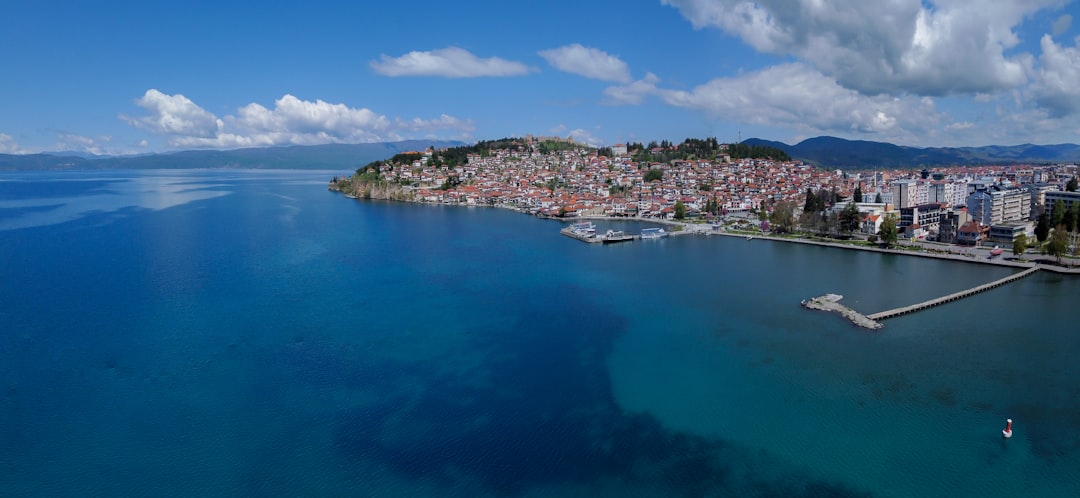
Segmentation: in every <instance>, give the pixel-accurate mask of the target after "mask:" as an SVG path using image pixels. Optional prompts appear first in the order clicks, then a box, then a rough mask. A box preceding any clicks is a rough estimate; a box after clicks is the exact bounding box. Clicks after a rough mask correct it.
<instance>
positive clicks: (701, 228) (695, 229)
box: [328, 188, 1080, 275]
mask: <svg viewBox="0 0 1080 498" xmlns="http://www.w3.org/2000/svg"><path fill="white" fill-rule="evenodd" d="M328 190H330V191H331V192H336V193H339V194H342V195H343V196H344V197H346V198H349V199H353V200H358V201H364V200H367V199H363V198H360V197H356V196H353V195H349V194H346V193H344V192H342V191H340V190H335V189H333V188H330V189H328ZM371 200H380V201H389V202H405V203H409V204H430V205H438V206H458V207H469V208H477V207H480V208H495V209H506V210H508V211H514V212H517V213H520V214H524V215H529V216H533V217H535V218H540V219H546V220H553V221H558V222H560V223H574V221H575V220H603V221H630V222H637V223H654V224H658V225H664V226H673V227H679V230H676V231H671V232H668V235H669V236H682V235H722V236H726V237H739V238H744V239H745V238H746V237H751V238H752V239H762V240H769V241H773V242H791V243H796V244H809V245H816V246H822V247H832V248H837V249H848V250H855V251H869V252H877V253H883V254H894V255H898V256H912V257H921V258H936V259H946V260H950V261H957V262H961V263H973V264H979V265H994V266H1007V267H1011V268H1022V269H1028V268H1039V269H1040V270H1044V271H1049V272H1053V273H1057V274H1061V275H1080V267H1073V268H1067V267H1063V266H1058V265H1054V264H1044V263H1041V262H1039V261H1014V260H1007V259H1005V258H1004V257H998V258H994V259H985V258H980V257H978V256H967V255H962V254H939V253H934V252H929V251H910V250H904V249H885V248H881V247H867V246H859V245H852V244H842V243H838V242H827V241H821V240H812V239H804V238H797V237H777V236H774V235H767V234H764V233H761V232H758V233H751V232H742V233H740V232H729V231H726V230H714V229H713V228H712V227H711V226H709V225H703V224H699V223H686V222H682V221H674V220H662V219H656V218H639V217H636V216H604V215H585V216H575V217H571V218H553V217H543V216H537V215H530V214H529V213H526V212H524V211H522V210H520V209H518V208H516V207H513V206H500V205H481V204H474V205H462V204H460V203H447V202H417V201H411V200H398V199H371ZM976 249H977V248H976Z"/></svg>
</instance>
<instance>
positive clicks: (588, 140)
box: [570, 128, 604, 147]
mask: <svg viewBox="0 0 1080 498" xmlns="http://www.w3.org/2000/svg"><path fill="white" fill-rule="evenodd" d="M570 138H572V139H574V140H575V141H577V142H581V143H584V144H588V145H589V146H590V147H602V146H603V145H604V140H603V139H600V138H598V137H596V136H594V135H593V134H592V133H590V132H589V131H588V130H583V129H581V128H575V129H573V130H571V131H570Z"/></svg>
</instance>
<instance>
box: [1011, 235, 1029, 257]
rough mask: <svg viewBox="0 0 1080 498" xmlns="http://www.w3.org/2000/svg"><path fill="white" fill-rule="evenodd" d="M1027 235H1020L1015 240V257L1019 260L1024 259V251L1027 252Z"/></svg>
mask: <svg viewBox="0 0 1080 498" xmlns="http://www.w3.org/2000/svg"><path fill="white" fill-rule="evenodd" d="M1027 245H1028V243H1027V235H1024V234H1020V235H1018V236H1017V237H1016V239H1014V240H1013V255H1014V256H1016V257H1018V258H1021V259H1022V258H1023V257H1024V251H1026V250H1027Z"/></svg>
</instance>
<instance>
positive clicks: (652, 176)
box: [645, 168, 664, 183]
mask: <svg viewBox="0 0 1080 498" xmlns="http://www.w3.org/2000/svg"><path fill="white" fill-rule="evenodd" d="M663 179H664V170H662V169H660V168H650V169H649V171H646V172H645V183H649V182H651V181H653V180H663Z"/></svg>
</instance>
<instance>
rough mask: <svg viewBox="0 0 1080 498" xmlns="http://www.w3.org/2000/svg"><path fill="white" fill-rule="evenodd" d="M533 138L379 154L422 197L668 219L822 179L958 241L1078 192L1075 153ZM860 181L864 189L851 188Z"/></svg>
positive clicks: (867, 225)
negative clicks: (556, 144) (603, 148)
mask: <svg viewBox="0 0 1080 498" xmlns="http://www.w3.org/2000/svg"><path fill="white" fill-rule="evenodd" d="M538 144H539V140H538V139H536V138H532V137H528V138H526V139H524V140H521V141H518V142H515V143H514V145H513V146H511V147H507V148H502V149H495V150H491V151H490V152H489V153H485V154H470V155H468V156H467V162H466V163H465V164H462V165H458V166H455V167H449V166H445V165H442V166H434V165H433V164H434V163H435V162H436V161H430V158H431V157H432V156H433V154H435V151H432V150H428V151H425V152H424V153H423V154H422V155H421V156H420V159H418V160H416V161H414V162H413V163H412V164H405V165H390V164H387V165H383V167H382V170H381V173H382V176H383V178H384V179H386V180H390V181H395V182H398V183H401V184H403V185H407V188H408V189H410V190H411V191H412V193H413V197H414V199H416V200H417V201H421V202H432V203H444V204H466V205H486V206H501V207H508V208H513V209H517V210H521V211H525V212H529V213H536V214H542V215H547V216H560V217H575V216H587V215H606V216H627V217H638V218H654V219H656V218H660V219H671V218H673V217H674V216H675V205H676V203H677V202H681V203H682V204H683V206H685V207H686V216H687V217H688V218H695V217H705V218H708V217H711V216H712V213H709V212H707V208H708V207H709V206H716V207H717V210H718V211H720V213H718V214H731V213H740V212H749V211H756V210H758V209H762V208H767V206H768V205H769V204H771V203H775V202H778V201H791V202H794V203H795V204H796V205H797V206H802V204H803V201H804V200H805V192H807V191H808V190H811V191H821V190H826V191H832V192H836V194H837V197H839V198H841V199H844V201H842V202H837V203H834V205H833V206H831V207H830V209H833V210H839V209H842V208H843V207H844V206H845V205H846V204H847V202H848V201H851V202H855V204H856V206H857V207H858V208H859V211H860V213H861V217H862V223H861V229H862V230H863V231H864V232H866V233H877V232H878V230H879V229H880V227H881V223H882V221H883V220H884V217H885V216H886V215H888V214H893V215H895V216H896V217H897V219H898V227H899V228H900V230H901V234H902V236H904V237H906V238H911V239H931V240H940V241H942V242H950V243H962V244H963V243H967V244H975V243H978V242H981V241H983V240H985V239H989V238H995V240H998V239H1000V240H1001V241H1002V242H1011V240H1012V237H1015V236H1016V235H1018V234H1020V233H1025V234H1029V235H1030V234H1031V232H1032V231H1033V230H1034V221H1033V220H1035V219H1036V218H1037V216H1038V215H1039V214H1040V213H1042V212H1043V211H1044V210H1047V209H1050V208H1051V206H1053V203H1054V201H1055V200H1058V199H1062V200H1063V201H1065V203H1066V206H1068V207H1071V205H1072V204H1073V203H1077V202H1080V193H1076V192H1065V191H1064V186H1065V183H1066V181H1068V179H1070V178H1072V177H1073V176H1074V175H1076V174H1077V167H1076V166H1075V165H1059V166H1041V167H1031V166H1027V167H1024V166H1007V167H1006V166H998V167H957V168H942V169H935V170H933V171H929V170H923V171H921V172H913V171H904V170H894V171H873V172H867V171H862V172H844V171H840V170H834V171H828V170H822V169H820V168H815V167H813V166H811V165H808V164H804V163H802V162H798V161H791V162H779V161H773V160H768V159H742V160H734V161H733V160H731V159H730V158H729V157H728V156H727V155H726V154H720V155H719V156H718V157H716V158H708V159H699V160H674V161H671V162H667V163H639V162H635V161H633V160H632V153H633V151H628V150H627V147H626V146H625V145H623V144H617V145H615V146H613V147H611V152H612V153H611V155H610V157H608V156H604V155H600V154H599V153H598V150H597V149H592V148H576V147H569V148H566V150H559V151H556V152H549V153H546V154H545V153H542V152H541V147H538ZM674 147H678V146H677V145H675V146H674ZM654 152H655V151H654ZM856 189H858V190H860V191H861V192H862V193H863V194H862V198H861V199H853V196H854V194H855V191H856ZM1006 239H1008V240H1006Z"/></svg>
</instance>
